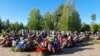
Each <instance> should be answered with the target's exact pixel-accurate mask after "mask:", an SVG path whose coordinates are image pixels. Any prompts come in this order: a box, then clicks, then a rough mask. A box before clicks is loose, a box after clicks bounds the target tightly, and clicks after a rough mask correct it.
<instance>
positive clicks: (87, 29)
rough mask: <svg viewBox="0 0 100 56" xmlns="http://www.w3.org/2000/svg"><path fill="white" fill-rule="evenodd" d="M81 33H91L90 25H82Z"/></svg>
mask: <svg viewBox="0 0 100 56" xmlns="http://www.w3.org/2000/svg"><path fill="white" fill-rule="evenodd" d="M81 31H82V32H85V31H90V25H88V24H86V23H82V24H81Z"/></svg>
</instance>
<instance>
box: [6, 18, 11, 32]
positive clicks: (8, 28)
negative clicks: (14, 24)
mask: <svg viewBox="0 0 100 56" xmlns="http://www.w3.org/2000/svg"><path fill="white" fill-rule="evenodd" d="M9 26H10V21H9V19H7V20H6V22H5V27H6V31H10V27H9Z"/></svg>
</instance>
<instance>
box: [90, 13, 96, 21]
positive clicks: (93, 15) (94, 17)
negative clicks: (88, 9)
mask: <svg viewBox="0 0 100 56" xmlns="http://www.w3.org/2000/svg"><path fill="white" fill-rule="evenodd" d="M91 20H92V23H94V21H95V20H96V14H95V13H93V14H92V15H91Z"/></svg>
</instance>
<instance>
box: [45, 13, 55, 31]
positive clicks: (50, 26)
mask: <svg viewBox="0 0 100 56" xmlns="http://www.w3.org/2000/svg"><path fill="white" fill-rule="evenodd" d="M43 23H44V29H45V30H47V31H49V30H54V18H53V16H52V15H51V14H50V13H49V12H47V13H46V14H45V15H44V21H43Z"/></svg>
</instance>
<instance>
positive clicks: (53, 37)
mask: <svg viewBox="0 0 100 56" xmlns="http://www.w3.org/2000/svg"><path fill="white" fill-rule="evenodd" d="M89 37H90V33H89V32H81V33H78V32H73V33H72V32H64V31H61V32H58V31H50V32H47V31H20V32H8V33H5V34H3V40H0V44H1V45H2V46H3V47H12V50H13V51H22V52H24V51H36V52H49V53H57V52H59V51H60V50H62V49H63V48H68V47H74V46H76V44H77V43H78V42H82V41H85V40H86V39H89ZM99 37H100V35H99Z"/></svg>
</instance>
